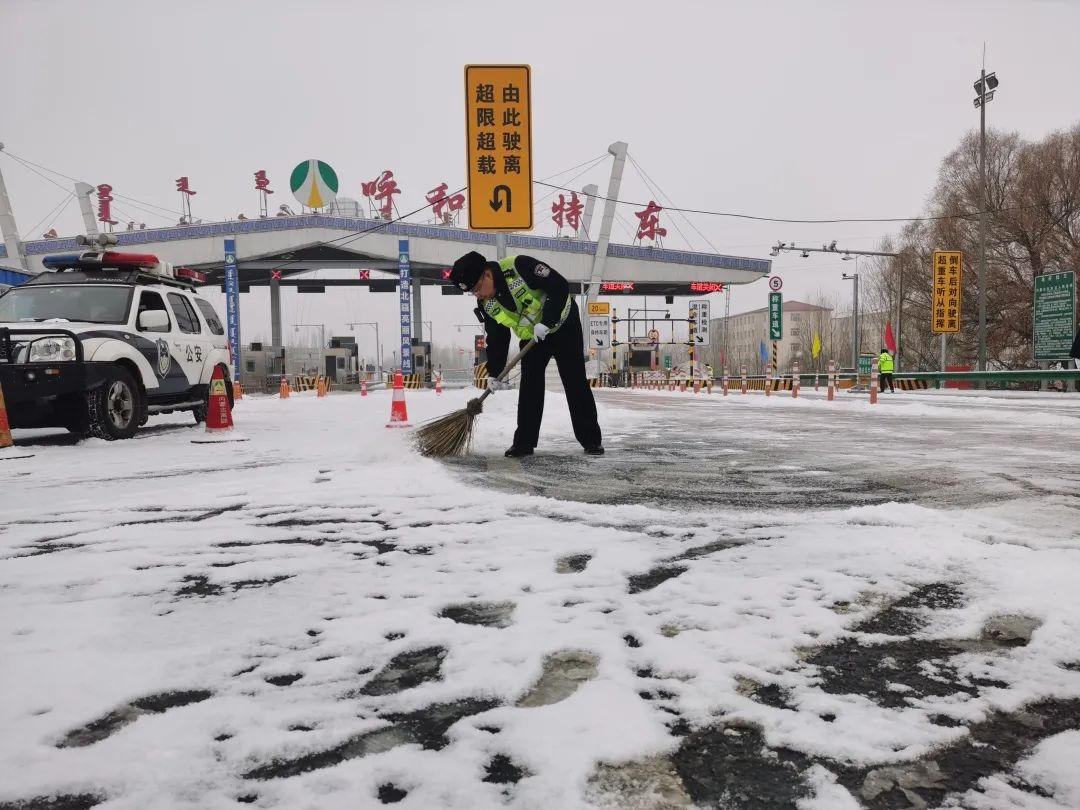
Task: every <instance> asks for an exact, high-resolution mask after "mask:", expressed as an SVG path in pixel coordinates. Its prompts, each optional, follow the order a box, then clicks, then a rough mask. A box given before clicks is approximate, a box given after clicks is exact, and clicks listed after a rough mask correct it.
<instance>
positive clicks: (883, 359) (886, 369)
mask: <svg viewBox="0 0 1080 810" xmlns="http://www.w3.org/2000/svg"><path fill="white" fill-rule="evenodd" d="M892 370H893V360H892V355H891V354H889V353H888V352H882V353H881V356H880V357H878V371H880V372H881V373H882V374H892Z"/></svg>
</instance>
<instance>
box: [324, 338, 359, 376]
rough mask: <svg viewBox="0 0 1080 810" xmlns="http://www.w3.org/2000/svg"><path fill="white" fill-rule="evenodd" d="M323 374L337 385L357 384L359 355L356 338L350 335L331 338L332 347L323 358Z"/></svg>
mask: <svg viewBox="0 0 1080 810" xmlns="http://www.w3.org/2000/svg"><path fill="white" fill-rule="evenodd" d="M323 360H324V363H325V370H324V371H323V373H324V374H325V375H326V376H327V377H329V378H330V379H331V380H333V381H334V382H336V383H339V384H340V383H350V382H356V375H357V373H358V366H359V355H358V349H357V345H356V338H355V337H352V336H350V335H346V336H344V337H337V336H335V337H331V338H330V347H329V348H328V349H327V350H326V354H325V355H324V357H323Z"/></svg>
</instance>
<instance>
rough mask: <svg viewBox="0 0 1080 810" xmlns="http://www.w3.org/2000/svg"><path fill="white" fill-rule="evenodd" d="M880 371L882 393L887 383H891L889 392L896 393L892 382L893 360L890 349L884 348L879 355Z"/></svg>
mask: <svg viewBox="0 0 1080 810" xmlns="http://www.w3.org/2000/svg"><path fill="white" fill-rule="evenodd" d="M878 371H879V372H880V373H881V386H880V388H881V393H883V394H884V393H885V384H886V383H888V385H889V393H890V394H895V393H896V389H895V388H893V384H892V372H893V361H892V355H891V354H889V350H888V349H882V350H881V355H880V356H879V357H878Z"/></svg>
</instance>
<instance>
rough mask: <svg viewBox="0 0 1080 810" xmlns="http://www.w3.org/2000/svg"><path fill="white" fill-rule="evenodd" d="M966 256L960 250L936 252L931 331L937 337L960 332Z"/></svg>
mask: <svg viewBox="0 0 1080 810" xmlns="http://www.w3.org/2000/svg"><path fill="white" fill-rule="evenodd" d="M963 272H964V256H963V254H962V253H961V252H960V251H959V250H935V251H934V263H933V273H934V302H933V307H932V309H931V313H930V316H931V317H930V331H931V332H933V333H934V334H935V335H940V334H951V333H954V332H959V331H960V290H961V280H962V278H963Z"/></svg>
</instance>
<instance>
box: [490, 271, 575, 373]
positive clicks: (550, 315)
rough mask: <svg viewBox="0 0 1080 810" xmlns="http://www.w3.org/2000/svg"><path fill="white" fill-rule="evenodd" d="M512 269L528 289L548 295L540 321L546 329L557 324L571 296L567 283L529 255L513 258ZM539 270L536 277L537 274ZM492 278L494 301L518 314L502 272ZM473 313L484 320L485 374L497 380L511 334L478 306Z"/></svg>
mask: <svg viewBox="0 0 1080 810" xmlns="http://www.w3.org/2000/svg"><path fill="white" fill-rule="evenodd" d="M514 268H515V269H516V270H517V271H518V274H519V275H520V276H521V277H522V279H524V281H525V283H526V284H527V285H528V286H529V287H530V288H531V289H534V290H538V291H540V292H542V293H544V295H546V296H547V300H546V301H545V302H544V313H543V315H542V316H541V317H540V322H541V323H543V324H544V325H545V326H554V325H555V324H557V323H558V322H559V316H560V315H561V314H562V310H563V307H564V306H566V298H567V296H568V295H570V285H569V284H568V283H567V282H566V279H565V278H563V277H562V276H561V275H559V274H558V273H557V272H556V271H555V270H553V269H552V268H551V267H548V266H547V265H546V264H544V263H543V262H540V261H538V260H537V259H534V258H533V257H532V256H515V257H514ZM538 268H539V274H538V273H537V269H538ZM492 275H494V276H495V299H496V300H497V301H498V302H499V303H500V304H502V305H503V307H505V308H506V309H508V310H510V311H511V312H517V302H515V301H514V296H513V295H511V294H510V288H509V287H508V286H507V284H506V279H505V278H503V275H502V273H493V274H492ZM476 313H477V317H479V318H480V319H481V320H482V321H483V323H484V332H485V333H486V335H487V365H488V374H489V375H491V376H492V377H498V376H499V374H501V373H502V370H503V368H504V367H505V366H506V356H507V353H508V352H509V350H510V338H511V337H512V336H513V333H512V332H511V331H510V329H508V328H507V327H505V326H503V325H502V324H501V323H499V322H498V321H496V320H495V319H494V318H491V317H490V316H488V315H487V313H485V312H484V310H483V309H482V308H481V307H477V308H476Z"/></svg>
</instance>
